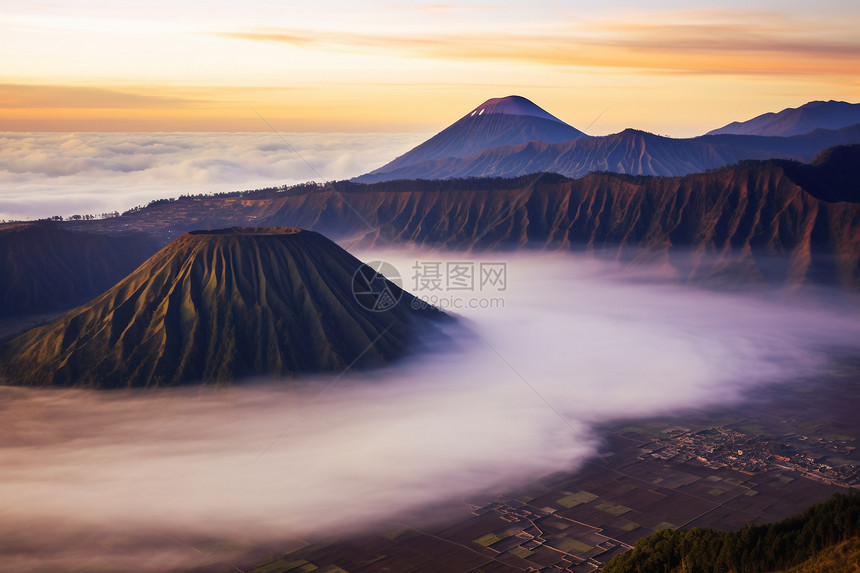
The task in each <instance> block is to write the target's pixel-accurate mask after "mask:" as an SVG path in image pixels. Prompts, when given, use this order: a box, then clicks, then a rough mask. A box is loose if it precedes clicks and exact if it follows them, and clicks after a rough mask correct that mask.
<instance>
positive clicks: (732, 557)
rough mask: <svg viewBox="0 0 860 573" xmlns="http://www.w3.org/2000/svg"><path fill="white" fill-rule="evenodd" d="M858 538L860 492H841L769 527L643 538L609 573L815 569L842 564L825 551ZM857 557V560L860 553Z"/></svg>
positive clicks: (755, 572)
mask: <svg viewBox="0 0 860 573" xmlns="http://www.w3.org/2000/svg"><path fill="white" fill-rule="evenodd" d="M858 536H860V493H852V494H849V495H841V494H836V495H834V496H833V497H832V498H831V499H830V500H828V501H827V502H825V503H823V504H820V505H816V506H814V507H812V508H810V509H808V510H806V511H805V512H804V513H802V514H801V515H799V516H795V517H790V518H788V519H784V520H782V521H779V522H776V523H770V524H767V525H757V526H756V525H749V526H746V527H744V528H743V529H740V530H738V531H729V532H726V531H717V530H715V529H691V530H690V531H672V530H668V529H664V530H662V531H658V532H657V533H655V534H654V535H651V536H650V537H646V538H644V539H640V540H639V541H638V542H637V543H636V546H635V547H634V548H633V550H632V551H629V552H627V553H624V554H622V555H619V556H618V557H616V558H614V559H613V560H612V561H610V562H609V563H608V564H607V565H606V567H605V568H604V573H656V572H666V573H681V572H684V573H711V572H713V573H718V572H721V573H722V572H731V573H760V572H765V571H781V570H786V569H790V568H792V567H795V566H798V565H801V564H804V565H806V564H809V566H810V567H811V566H812V564H814V563H816V560H818V559H821V560H833V561H838V556H839V555H840V552H839V551H837V550H835V549H834V550H832V551H829V552H828V553H824V552H825V550H828V549H831V548H834V546H837V545H838V544H841V543H843V542H846V541H849V540H850V541H852V542H853V543H855V544H856V538H857V537H858ZM850 554H851V553H850V551H849V552H848V553H846V555H849V556H850ZM854 555H855V558H856V552H854ZM855 562H856V561H855ZM841 566H842V565H839V567H841ZM834 567H836V566H834ZM826 570H827V571H833V570H847V571H851V569H850V568H848V569H835V568H834V569H826ZM794 571H795V570H793V572H794ZM796 571H797V572H800V571H804V572H805V571H817V569H812V568H810V569H805V568H798V569H797V570H796Z"/></svg>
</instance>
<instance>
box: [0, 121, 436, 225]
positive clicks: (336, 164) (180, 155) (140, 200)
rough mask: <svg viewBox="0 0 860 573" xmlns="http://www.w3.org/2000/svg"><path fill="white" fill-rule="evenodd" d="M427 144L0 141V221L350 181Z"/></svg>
mask: <svg viewBox="0 0 860 573" xmlns="http://www.w3.org/2000/svg"><path fill="white" fill-rule="evenodd" d="M425 137H426V136H424V135H418V134H402V133H400V134H328V133H327V134H294V133H282V134H280V135H279V134H276V133H273V132H269V133H131V134H129V133H8V132H7V133H0V220H2V219H6V220H11V219H36V218H41V217H50V216H53V215H62V216H69V215H74V214H82V215H83V214H100V213H105V212H112V211H120V212H121V211H124V210H126V209H129V208H131V207H134V206H136V205H140V204H143V205H145V204H146V203H148V202H149V201H151V200H153V199H160V198H165V197H178V196H179V195H189V194H198V193H211V192H224V191H241V190H245V189H257V188H263V187H277V186H280V185H291V184H296V183H303V182H306V181H312V180H315V181H320V182H322V181H333V180H340V179H348V178H350V177H354V176H356V175H361V174H362V173H366V172H367V171H370V170H372V169H375V168H376V167H379V166H380V165H383V164H384V163H386V162H388V161H390V160H391V158H392V157H395V156H397V155H400V154H402V153H404V152H405V151H407V150H408V149H410V148H411V147H412V146H413V145H415V144H417V143H419V142H420V141H421V140H422V139H424V138H425Z"/></svg>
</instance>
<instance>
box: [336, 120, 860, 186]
mask: <svg viewBox="0 0 860 573" xmlns="http://www.w3.org/2000/svg"><path fill="white" fill-rule="evenodd" d="M854 143H860V124H858V125H853V126H849V127H846V128H842V129H839V130H815V131H812V132H810V133H807V134H804V135H797V136H792V137H771V136H752V135H731V134H727V135H705V136H699V137H695V138H689V139H675V138H670V137H664V136H659V135H655V134H653V133H648V132H645V131H641V130H636V129H632V128H628V129H625V130H623V131H621V132H619V133H615V134H610V135H606V136H599V137H589V138H581V139H577V140H568V141H563V142H557V143H548V142H539V141H529V142H525V143H520V144H517V145H503V146H497V147H491V148H488V149H484V150H483V151H481V152H478V153H475V154H472V155H469V156H465V157H459V158H443V159H436V160H426V161H421V162H418V163H411V164H407V165H403V166H400V167H398V165H397V164H396V163H395V162H391V163H389V164H388V165H387V166H386V168H389V170H388V171H381V170H376V171H371V172H370V173H367V174H365V175H362V176H359V177H356V178H354V179H353V181H356V182H359V183H376V182H380V181H386V180H393V179H446V178H450V177H453V178H462V177H516V176H519V175H526V174H529V173H540V172H554V173H559V174H561V175H564V176H566V177H582V176H584V175H587V174H588V173H592V172H595V171H609V172H613V173H621V174H629V175H656V176H666V177H676V176H684V175H690V174H693V173H699V172H703V171H707V170H710V169H717V168H720V167H723V166H726V165H731V164H734V163H737V162H739V161H743V160H746V159H760V160H763V159H794V160H799V161H810V160H811V159H812V158H813V157H815V156H816V155H817V154H819V153H820V152H822V151H823V150H825V149H827V148H829V147H833V146H835V145H844V144H854ZM380 169H382V168H380Z"/></svg>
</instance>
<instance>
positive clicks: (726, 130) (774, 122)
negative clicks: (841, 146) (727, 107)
mask: <svg viewBox="0 0 860 573" xmlns="http://www.w3.org/2000/svg"><path fill="white" fill-rule="evenodd" d="M858 123H860V104H857V103H848V102H845V101H836V100H829V101H822V100H816V101H811V102H809V103H805V104H803V105H801V106H799V107H789V108H786V109H784V110H782V111H780V112H768V113H763V114H761V115H759V116H756V117H754V118H752V119H749V120H747V121H734V122H732V123H730V124H728V125H725V126H723V127H721V128H719V129H714V130H712V131H709V132H708V133H707V134H706V135H764V136H777V137H790V136H792V135H802V134H806V133H810V132H812V131H814V130H816V129H842V128H844V127H849V126H852V125H856V124H858Z"/></svg>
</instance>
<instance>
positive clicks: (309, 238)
mask: <svg viewBox="0 0 860 573" xmlns="http://www.w3.org/2000/svg"><path fill="white" fill-rule="evenodd" d="M365 276H366V278H364V277H365ZM356 282H358V283H361V284H363V285H364V287H368V288H363V289H361V290H362V291H363V292H362V293H361V294H362V296H365V297H366V296H367V295H368V292H367V291H368V290H369V287H372V286H373V285H374V284H376V285H377V286H379V285H380V284H381V283H382V286H384V287H385V288H382V289H378V290H379V292H380V293H384V294H385V297H386V298H385V301H384V302H385V304H382V305H376V306H373V305H369V304H366V302H364V301H362V299H361V298H360V297H357V296H356V294H355V293H356V288H355V283H356ZM444 316H445V315H443V314H442V313H441V312H440V311H438V310H436V309H435V308H433V307H428V306H426V305H423V304H421V303H420V301H418V300H417V299H415V298H413V297H412V296H411V295H409V294H408V293H405V292H403V291H402V290H401V289H399V287H397V285H395V284H393V283H391V282H389V281H387V280H385V279H383V278H381V277H380V276H378V274H377V273H375V272H373V271H372V270H371V271H369V270H368V267H366V266H363V264H362V263H361V261H359V260H358V259H356V258H355V257H353V256H352V255H350V254H349V253H347V252H346V251H345V250H343V249H341V248H340V247H339V246H337V245H336V244H335V243H333V242H332V241H330V240H328V239H327V238H325V237H323V236H322V235H320V234H318V233H314V232H312V231H303V230H299V229H294V228H288V227H280V228H231V229H223V230H216V231H193V232H189V233H186V234H184V235H182V236H180V237H178V238H177V239H175V240H174V241H173V242H171V243H170V244H169V245H167V246H166V247H165V248H163V249H162V250H161V251H159V252H158V253H156V254H155V255H154V256H152V257H151V258H150V259H148V260H147V261H146V262H145V263H144V264H143V265H141V266H140V267H139V268H138V269H137V270H135V271H134V272H133V273H132V274H130V275H129V276H128V277H126V278H125V279H124V280H122V281H121V282H120V283H119V284H117V285H116V286H114V287H113V288H111V289H110V290H108V291H107V292H106V293H104V294H103V295H101V296H99V297H98V298H96V299H94V300H93V301H91V302H90V303H88V304H86V305H84V306H82V307H80V308H78V309H75V310H73V311H70V312H68V313H66V314H65V315H63V316H61V317H60V318H58V319H57V320H55V321H53V322H51V323H49V324H47V325H44V326H41V327H38V328H35V329H33V330H30V331H28V332H27V333H25V334H23V335H21V336H19V337H17V338H15V339H13V340H11V341H9V342H8V343H7V344H6V345H5V348H4V349H3V351H2V355H0V369H2V371H3V373H4V374H5V376H6V378H7V380H6V382H7V383H12V384H22V385H37V386H42V385H56V386H82V387H94V388H118V387H154V386H173V385H178V384H182V383H189V382H197V381H203V382H210V383H229V382H231V381H233V380H235V379H238V378H242V377H248V376H256V375H276V376H293V375H296V374H302V373H312V372H343V371H345V370H347V369H350V368H359V369H362V368H369V367H375V366H380V365H383V364H385V363H387V362H389V361H390V360H393V359H395V358H398V357H401V356H403V355H405V354H407V353H408V352H409V350H410V348H411V347H412V344H413V343H414V342H416V341H417V340H418V335H419V332H420V331H421V330H422V326H427V327H428V328H430V329H433V330H435V326H432V319H439V318H441V317H444Z"/></svg>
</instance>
